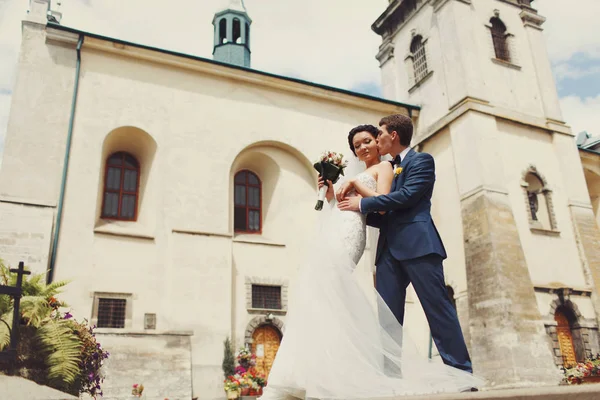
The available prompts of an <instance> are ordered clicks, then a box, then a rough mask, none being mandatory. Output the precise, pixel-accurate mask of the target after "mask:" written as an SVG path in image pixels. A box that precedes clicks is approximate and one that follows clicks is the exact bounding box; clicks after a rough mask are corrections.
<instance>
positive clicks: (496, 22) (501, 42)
mask: <svg viewBox="0 0 600 400" xmlns="http://www.w3.org/2000/svg"><path fill="white" fill-rule="evenodd" d="M490 23H491V24H492V42H493V43H494V52H495V54H496V58H497V59H499V60H502V61H506V62H510V51H509V50H508V34H507V32H506V25H504V23H503V22H502V21H501V20H500V18H498V17H494V18H492V19H490Z"/></svg>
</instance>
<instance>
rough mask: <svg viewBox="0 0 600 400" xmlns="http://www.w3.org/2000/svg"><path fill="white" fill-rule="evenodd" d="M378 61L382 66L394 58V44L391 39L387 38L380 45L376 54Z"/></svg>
mask: <svg viewBox="0 0 600 400" xmlns="http://www.w3.org/2000/svg"><path fill="white" fill-rule="evenodd" d="M375 58H376V59H377V61H379V66H380V67H381V66H382V65H384V64H385V63H386V62H388V61H389V60H390V59H392V58H394V44H393V43H392V41H391V40H388V39H386V40H385V41H384V42H383V43H382V44H381V46H379V52H378V53H377V55H376V56H375Z"/></svg>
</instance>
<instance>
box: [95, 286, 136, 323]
mask: <svg viewBox="0 0 600 400" xmlns="http://www.w3.org/2000/svg"><path fill="white" fill-rule="evenodd" d="M132 304H133V300H132V295H131V293H110V292H96V293H94V303H93V306H92V320H91V321H90V324H91V325H96V326H97V327H98V328H117V329H123V328H131V314H132V307H131V306H132Z"/></svg>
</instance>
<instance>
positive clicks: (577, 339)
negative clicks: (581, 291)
mask: <svg viewBox="0 0 600 400" xmlns="http://www.w3.org/2000/svg"><path fill="white" fill-rule="evenodd" d="M572 292H573V290H572V289H570V288H560V290H559V292H558V293H557V296H558V297H557V298H556V299H554V300H553V301H552V302H551V304H550V310H549V312H548V315H547V317H546V320H545V321H544V325H545V327H546V333H547V334H548V336H549V337H550V341H551V346H552V353H553V355H554V363H555V364H556V366H558V367H562V366H563V358H562V352H561V350H560V344H559V340H558V334H557V329H556V325H557V324H556V322H555V321H554V315H555V313H556V310H557V309H558V308H559V307H564V308H566V309H568V310H569V311H570V312H571V313H572V314H573V316H574V318H575V320H574V321H573V322H572V325H571V333H572V336H573V344H574V346H575V350H576V353H577V354H578V357H577V358H578V359H579V360H580V361H583V359H584V358H585V357H586V356H589V355H591V354H593V353H595V352H596V351H597V349H598V343H597V342H598V324H597V323H596V320H595V319H586V318H585V317H584V316H583V315H582V314H581V312H580V311H579V307H577V304H575V303H573V302H572V301H571V300H570V299H569V296H570V295H571V294H572Z"/></svg>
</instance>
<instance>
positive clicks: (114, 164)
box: [102, 152, 140, 221]
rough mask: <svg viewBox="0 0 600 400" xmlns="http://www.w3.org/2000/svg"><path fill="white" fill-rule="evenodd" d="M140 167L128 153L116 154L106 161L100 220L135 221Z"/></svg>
mask: <svg viewBox="0 0 600 400" xmlns="http://www.w3.org/2000/svg"><path fill="white" fill-rule="evenodd" d="M139 183H140V165H139V163H138V162H137V160H136V159H135V158H134V157H133V156H132V155H131V154H129V153H125V152H118V153H114V154H112V155H111V156H110V157H108V159H107V160H106V170H105V173H104V196H103V203H102V218H105V219H118V220H124V221H135V220H136V218H137V208H138V197H139Z"/></svg>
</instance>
